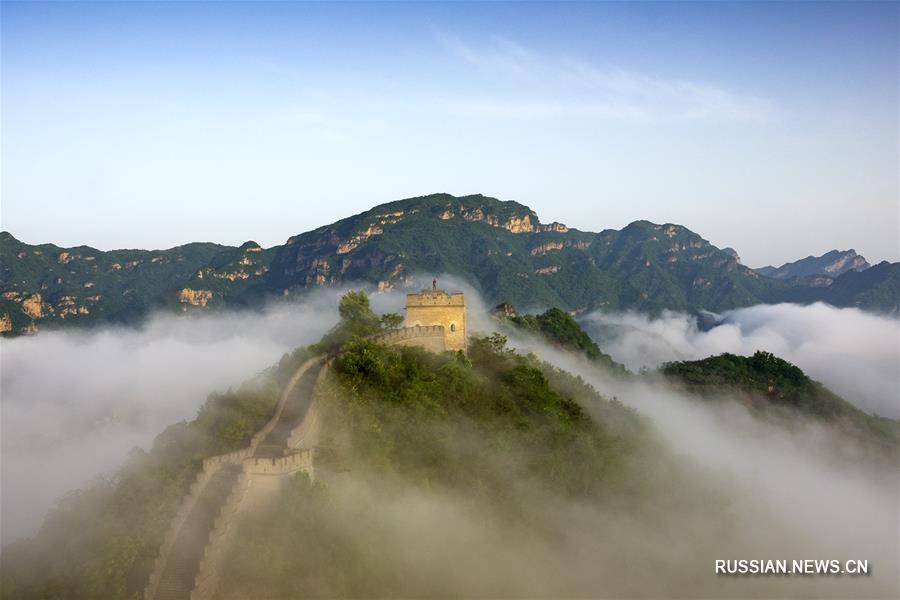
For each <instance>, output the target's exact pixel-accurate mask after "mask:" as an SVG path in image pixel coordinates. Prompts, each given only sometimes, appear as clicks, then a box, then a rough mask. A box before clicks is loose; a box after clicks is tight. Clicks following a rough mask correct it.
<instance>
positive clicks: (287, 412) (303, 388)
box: [253, 364, 322, 458]
mask: <svg viewBox="0 0 900 600" xmlns="http://www.w3.org/2000/svg"><path fill="white" fill-rule="evenodd" d="M321 369H322V365H321V364H318V365H315V366H314V367H312V368H310V369H308V370H307V371H306V372H305V373H304V374H303V377H301V378H300V381H298V382H297V385H295V386H294V389H293V390H292V391H291V393H290V397H289V398H288V401H287V402H286V403H285V405H284V409H283V410H282V412H281V416H280V417H279V418H278V422H277V423H276V424H275V427H274V428H272V431H270V432H269V435H267V436H266V437H265V438H264V439H263V440H262V441H261V442H260V443H259V445H258V446H257V447H256V452H255V453H254V454H253V457H254V458H276V457H280V456H284V455H285V454H287V453H288V452H289V451H290V448H288V438H289V437H290V435H291V431H292V430H293V429H294V428H295V427H297V426H298V425H299V424H300V423H301V422H302V421H303V418H304V417H305V416H306V413H307V411H308V410H309V404H310V402H312V396H313V390H314V389H315V387H316V378H317V377H318V375H319V371H320V370H321Z"/></svg>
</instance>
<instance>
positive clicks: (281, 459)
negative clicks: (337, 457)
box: [242, 448, 314, 475]
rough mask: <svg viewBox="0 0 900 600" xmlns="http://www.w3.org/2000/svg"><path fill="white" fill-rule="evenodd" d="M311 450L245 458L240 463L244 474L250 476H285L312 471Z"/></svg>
mask: <svg viewBox="0 0 900 600" xmlns="http://www.w3.org/2000/svg"><path fill="white" fill-rule="evenodd" d="M313 453H314V449H313V448H307V449H304V450H298V451H296V452H292V453H291V454H288V455H287V456H277V457H271V458H268V457H267V458H247V459H244V462H243V463H242V468H243V471H244V473H246V474H248V475H250V474H254V475H286V474H288V473H296V472H297V471H308V472H311V471H312V466H313Z"/></svg>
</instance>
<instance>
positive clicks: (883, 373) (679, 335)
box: [583, 303, 900, 418]
mask: <svg viewBox="0 0 900 600" xmlns="http://www.w3.org/2000/svg"><path fill="white" fill-rule="evenodd" d="M720 318H721V324H720V325H718V326H716V327H713V328H712V329H710V330H708V331H703V330H701V329H700V328H699V327H698V325H697V319H696V318H695V317H691V316H688V315H685V314H683V313H673V312H665V313H663V315H662V316H661V317H659V318H655V319H653V318H650V317H648V316H646V315H642V314H637V313H601V312H598V313H593V314H591V315H588V316H587V317H585V318H584V319H583V324H584V326H585V328H586V330H587V332H588V333H589V334H590V335H591V337H593V338H594V339H595V340H596V341H597V342H598V343H599V344H600V345H601V346H602V348H603V350H604V351H605V352H607V353H609V354H611V355H612V356H613V358H615V359H616V360H617V361H619V362H621V363H623V364H625V365H626V366H627V367H629V368H630V369H632V370H638V369H640V368H641V367H649V368H654V367H656V366H658V365H659V364H660V363H662V362H665V361H671V360H694V359H698V358H705V357H707V356H712V355H715V354H721V353H723V352H731V353H734V354H742V355H749V354H753V353H754V352H755V351H756V350H766V351H769V352H772V353H773V354H775V355H777V356H780V357H781V358H784V359H786V360H788V361H790V362H792V363H794V364H796V365H797V366H799V367H800V368H801V369H803V370H804V371H805V372H806V374H807V375H809V376H810V377H812V378H813V379H816V380H818V381H821V382H822V383H824V384H825V385H826V386H828V387H829V388H830V389H831V390H832V391H833V392H835V393H837V394H839V395H841V396H842V397H844V398H845V399H846V400H848V401H849V402H852V403H853V404H855V405H856V406H858V407H859V408H861V409H863V410H865V411H866V412H869V413H877V414H879V415H882V416H887V417H892V418H898V417H900V320H898V319H897V318H895V317H884V316H879V315H875V314H872V313H867V312H863V311H861V310H858V309H855V308H835V307H833V306H829V305H826V304H821V303H817V304H813V305H810V306H800V305H797V304H775V305H765V304H763V305H758V306H752V307H749V308H741V309H738V310H733V311H728V312H726V313H724V314H722V315H721V316H720Z"/></svg>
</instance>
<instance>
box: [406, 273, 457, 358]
mask: <svg viewBox="0 0 900 600" xmlns="http://www.w3.org/2000/svg"><path fill="white" fill-rule="evenodd" d="M404 325H405V326H406V327H416V326H440V327H443V328H444V345H445V347H446V349H447V350H453V351H456V350H462V351H463V352H465V351H466V298H465V296H464V295H463V294H462V293H460V292H453V293H448V292H446V291H444V290H439V289H437V286H436V285H433V286H432V288H431V289H425V290H422V291H421V292H419V293H418V294H407V295H406V321H405V323H404Z"/></svg>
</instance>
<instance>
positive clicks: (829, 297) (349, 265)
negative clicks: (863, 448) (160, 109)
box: [0, 194, 900, 335]
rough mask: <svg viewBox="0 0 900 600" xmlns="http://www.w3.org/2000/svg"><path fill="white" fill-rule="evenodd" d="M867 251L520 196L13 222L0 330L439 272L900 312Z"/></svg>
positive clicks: (539, 291)
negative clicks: (201, 216)
mask: <svg viewBox="0 0 900 600" xmlns="http://www.w3.org/2000/svg"><path fill="white" fill-rule="evenodd" d="M849 253H852V256H851V257H850V258H846V256H847V255H848V254H849ZM832 254H837V255H839V256H836V257H835V258H833V259H832V258H831V255H832ZM841 256H844V258H841ZM860 259H861V262H860ZM842 260H843V262H841V261H842ZM839 263H840V265H839V266H836V265H838V264H839ZM863 263H864V264H865V265H868V263H866V262H865V259H862V257H859V256H858V255H856V254H855V252H853V251H848V252H847V253H843V254H842V253H838V252H837V251H835V253H829V254H827V255H825V257H820V258H819V259H804V260H803V261H798V262H797V263H790V264H788V265H784V266H782V267H779V268H778V269H775V272H774V273H775V274H774V275H773V276H769V274H768V273H770V272H769V271H768V269H770V268H771V267H766V268H764V269H761V270H759V271H755V270H753V269H750V268H748V267H746V266H744V265H742V264H740V259H739V258H738V257H737V253H736V252H734V250H732V249H730V248H726V249H719V248H716V247H715V246H713V245H712V244H710V243H709V242H707V241H706V240H705V239H703V238H702V237H700V236H699V235H697V234H696V233H694V232H692V231H691V230H689V229H687V228H686V227H684V226H682V225H676V224H669V223H666V224H661V225H659V224H654V223H650V222H648V221H635V222H634V223H631V224H630V225H628V226H626V227H625V228H623V229H622V230H618V231H617V230H613V229H608V230H605V231H601V232H599V233H592V232H587V231H579V230H577V229H571V228H569V227H567V226H565V225H563V224H561V223H555V222H554V223H546V224H545V223H542V222H541V221H540V220H539V219H538V216H537V215H536V214H535V213H534V211H532V210H531V209H530V208H528V207H527V206H524V205H522V204H519V203H516V202H510V201H500V200H497V199H494V198H489V197H485V196H481V195H473V196H463V197H455V196H451V195H449V194H434V195H430V196H423V197H418V198H410V199H406V200H398V201H396V202H390V203H387V204H382V205H380V206H376V207H375V208H373V209H371V210H368V211H366V212H363V213H360V214H358V215H354V216H352V217H348V218H346V219H342V220H340V221H337V222H336V223H333V224H331V225H326V226H323V227H320V228H318V229H315V230H313V231H308V232H306V233H301V234H299V235H295V236H293V237H291V238H289V239H288V240H287V242H286V243H285V244H283V245H281V246H274V247H272V248H268V249H266V248H262V247H260V246H259V244H257V243H255V242H246V243H245V244H243V245H241V246H240V247H233V246H222V245H219V244H211V243H193V244H186V245H184V246H178V247H175V248H171V249H168V250H113V251H108V252H104V251H100V250H96V249H94V248H90V247H88V246H78V247H75V248H62V247H59V246H55V245H52V244H42V245H29V244H24V243H22V242H20V241H18V240H17V239H15V238H14V237H13V236H12V235H11V234H10V233H8V232H3V233H0V294H2V297H0V331H2V332H3V333H4V335H18V334H22V333H33V332H35V331H36V330H37V329H38V327H47V326H70V325H86V324H91V323H96V322H107V323H126V324H130V323H137V322H139V321H140V320H141V319H142V318H143V317H144V316H146V315H147V314H148V313H149V312H150V311H151V310H154V309H170V310H171V309H174V310H214V309H217V308H223V307H254V306H261V305H262V304H263V303H264V302H266V301H267V300H270V299H273V298H279V297H284V296H293V295H296V294H301V293H303V292H304V291H306V290H309V289H311V288H315V287H317V286H332V285H339V284H343V283H357V282H359V283H366V284H369V285H371V286H373V287H377V288H379V289H389V288H397V287H401V288H402V287H411V288H416V287H421V286H424V285H427V284H428V283H430V281H431V277H432V276H433V275H435V274H441V273H449V274H452V275H455V276H458V277H460V278H463V279H465V280H467V281H468V282H470V283H471V284H472V285H474V286H475V287H476V288H477V289H478V290H479V291H480V292H481V293H482V294H483V295H484V297H485V298H486V299H487V300H488V301H489V302H493V303H499V302H511V303H513V304H515V305H516V306H518V307H522V308H523V309H530V308H547V307H560V308H563V309H565V310H568V311H587V310H595V309H605V310H624V309H631V310H639V311H647V312H651V313H653V312H658V311H660V310H662V309H674V310H684V311H700V310H710V311H722V310H726V309H730V308H736V307H740V306H748V305H752V304H757V303H761V302H781V301H792V302H813V301H817V300H822V301H825V302H829V303H832V304H835V305H837V306H858V307H860V308H864V309H867V310H872V311H878V312H887V313H897V312H898V304H900V302H898V296H900V263H887V262H883V263H880V264H878V265H875V266H873V267H870V268H867V269H865V270H863V271H858V270H857V269H858V268H861V267H862V265H863ZM801 264H802V266H798V265H801ZM845 267H846V268H845ZM816 269H818V271H816ZM829 269H831V270H829ZM782 273H793V274H792V275H781V274H782Z"/></svg>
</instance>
